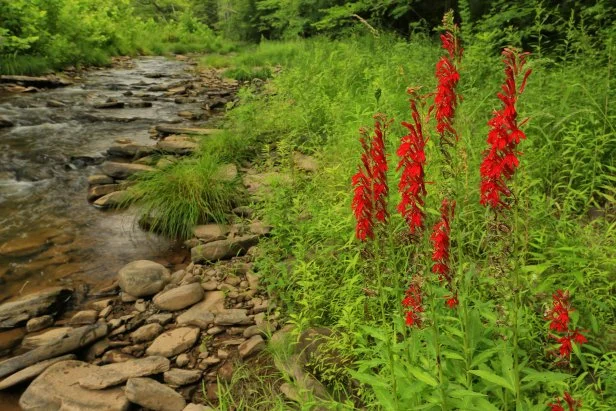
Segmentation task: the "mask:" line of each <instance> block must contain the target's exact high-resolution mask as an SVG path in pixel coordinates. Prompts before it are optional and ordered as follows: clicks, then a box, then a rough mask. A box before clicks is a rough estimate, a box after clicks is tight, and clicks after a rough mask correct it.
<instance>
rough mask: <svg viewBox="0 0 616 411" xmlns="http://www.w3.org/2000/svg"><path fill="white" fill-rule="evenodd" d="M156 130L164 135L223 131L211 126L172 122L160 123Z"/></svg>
mask: <svg viewBox="0 0 616 411" xmlns="http://www.w3.org/2000/svg"><path fill="white" fill-rule="evenodd" d="M156 131H158V132H159V133H160V134H163V135H169V134H186V135H190V136H209V135H212V134H216V133H220V132H221V130H217V129H211V128H193V127H182V126H174V125H172V124H159V125H157V126H156Z"/></svg>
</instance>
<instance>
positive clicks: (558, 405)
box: [548, 391, 582, 411]
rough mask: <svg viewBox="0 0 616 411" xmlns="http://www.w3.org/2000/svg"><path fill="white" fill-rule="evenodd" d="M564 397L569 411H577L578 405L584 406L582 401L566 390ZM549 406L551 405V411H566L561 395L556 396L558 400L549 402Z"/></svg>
mask: <svg viewBox="0 0 616 411" xmlns="http://www.w3.org/2000/svg"><path fill="white" fill-rule="evenodd" d="M563 399H564V400H565V403H566V404H567V408H568V411H575V410H576V408H577V407H581V406H582V401H580V400H576V399H574V398H573V397H571V394H569V393H568V392H567V391H565V392H564V394H563ZM548 407H551V410H550V411H565V408H564V407H563V403H562V400H561V398H560V397H556V402H555V403H554V402H551V403H549V404H548Z"/></svg>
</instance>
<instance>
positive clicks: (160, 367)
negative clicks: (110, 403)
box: [79, 356, 170, 390]
mask: <svg viewBox="0 0 616 411" xmlns="http://www.w3.org/2000/svg"><path fill="white" fill-rule="evenodd" d="M169 367H170V362H169V360H168V359H167V358H165V357H158V356H153V357H146V358H140V359H138V360H130V361H125V362H121V363H116V364H109V365H103V366H102V367H98V368H95V369H93V370H92V373H91V374H90V375H88V376H87V377H85V378H83V379H82V380H80V381H79V385H81V386H82V387H83V388H89V389H91V390H102V389H105V388H108V387H112V386H114V385H118V384H122V383H123V382H125V381H127V380H128V379H129V378H137V377H145V376H148V375H153V374H160V373H163V372H165V371H167V370H169Z"/></svg>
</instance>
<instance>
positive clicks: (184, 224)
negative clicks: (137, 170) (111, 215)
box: [128, 153, 239, 239]
mask: <svg viewBox="0 0 616 411" xmlns="http://www.w3.org/2000/svg"><path fill="white" fill-rule="evenodd" d="M221 166H222V164H221V162H220V161H219V159H218V157H217V156H215V155H213V154H211V153H203V154H202V155H200V156H197V157H194V158H190V159H186V160H183V161H179V162H177V163H174V164H171V165H169V166H167V167H165V168H164V169H161V170H156V171H153V172H148V173H141V174H139V175H138V176H137V177H136V179H135V184H134V185H133V186H131V187H130V188H129V193H130V199H129V200H128V202H129V203H130V204H136V205H138V206H139V209H140V212H141V214H142V221H143V222H144V223H145V224H147V225H148V226H149V228H150V229H151V230H152V231H155V232H159V233H161V234H164V235H166V236H169V237H172V238H183V239H185V238H189V237H190V236H191V235H192V229H193V227H194V226H195V225H197V224H200V223H204V222H208V221H214V222H220V223H222V222H224V221H226V213H228V212H229V211H230V210H231V208H232V207H233V205H234V204H235V203H236V201H237V196H238V195H239V192H238V190H237V185H236V183H235V182H234V181H230V180H228V179H225V178H222V177H221Z"/></svg>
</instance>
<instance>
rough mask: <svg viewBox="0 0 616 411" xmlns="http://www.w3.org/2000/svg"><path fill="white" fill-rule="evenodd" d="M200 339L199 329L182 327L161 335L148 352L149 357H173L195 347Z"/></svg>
mask: <svg viewBox="0 0 616 411" xmlns="http://www.w3.org/2000/svg"><path fill="white" fill-rule="evenodd" d="M197 338H199V329H198V328H192V327H180V328H176V329H174V330H171V331H167V332H164V333H162V334H161V335H159V336H158V337H157V338H156V339H155V340H154V342H153V343H152V345H150V346H149V347H148V349H147V350H146V354H147V355H162V356H163V357H173V356H174V355H177V354H179V353H181V352H184V351H186V350H188V349H189V348H191V347H192V346H193V345H195V342H197Z"/></svg>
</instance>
